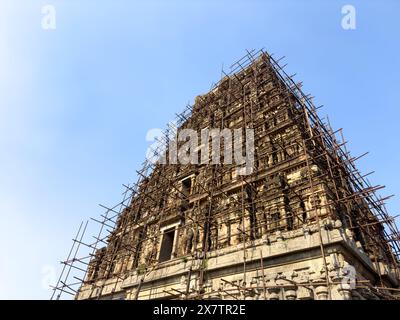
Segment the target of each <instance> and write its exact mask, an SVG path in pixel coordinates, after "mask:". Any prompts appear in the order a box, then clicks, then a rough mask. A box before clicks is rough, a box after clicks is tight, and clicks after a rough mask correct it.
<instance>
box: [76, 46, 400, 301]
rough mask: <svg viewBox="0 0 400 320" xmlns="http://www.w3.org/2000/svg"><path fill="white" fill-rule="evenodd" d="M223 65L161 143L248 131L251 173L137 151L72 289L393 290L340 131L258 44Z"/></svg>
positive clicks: (385, 242)
mask: <svg viewBox="0 0 400 320" xmlns="http://www.w3.org/2000/svg"><path fill="white" fill-rule="evenodd" d="M232 68H233V70H232V72H231V73H230V74H226V75H224V76H223V77H222V79H221V81H220V82H219V83H218V84H216V85H215V86H214V88H213V89H212V90H211V91H210V92H209V93H207V94H205V95H202V96H198V97H197V98H196V99H195V103H194V105H193V106H192V107H188V108H187V109H186V111H185V112H184V113H183V114H182V115H180V116H179V123H178V126H177V127H176V128H175V131H174V128H171V127H170V130H169V132H168V134H167V135H166V136H165V137H164V139H163V141H164V143H166V145H167V143H170V142H171V137H172V140H173V136H174V133H176V131H179V130H181V129H183V128H187V129H194V130H196V132H198V133H199V137H200V132H201V130H202V129H205V128H219V129H221V130H222V129H229V130H233V129H240V130H244V129H252V130H254V131H253V132H254V150H253V156H254V163H253V164H252V168H251V170H250V171H246V172H245V174H244V173H243V167H242V166H241V165H238V164H235V163H232V164H224V163H222V164H170V163H169V164H161V163H160V162H157V163H154V164H153V163H152V162H149V161H147V162H146V163H145V167H144V169H143V170H141V171H139V172H138V173H139V181H138V183H137V184H136V185H135V186H134V187H132V188H131V190H132V191H133V192H132V196H131V198H130V199H129V202H128V204H127V205H126V206H124V209H123V210H122V212H121V213H120V214H119V215H118V216H117V219H116V221H115V227H114V228H113V230H110V231H111V232H110V234H109V235H108V236H107V240H106V242H107V245H106V246H105V247H103V248H100V249H98V250H96V251H95V254H94V255H93V257H92V258H91V261H90V263H89V266H88V269H87V272H86V275H85V279H84V281H83V282H82V284H81V286H80V289H79V290H78V292H77V293H76V296H75V298H76V299H159V298H163V299H232V298H237V299H269V300H274V299H287V300H293V299H299V300H302V299H316V300H324V299H395V298H396V292H398V291H396V290H395V288H398V285H399V276H400V273H399V260H398V254H399V244H398V240H399V237H398V233H397V228H396V225H395V224H394V222H393V220H392V219H391V218H390V217H389V215H388V214H387V213H386V211H385V208H384V206H383V202H384V201H383V199H380V198H378V197H377V196H376V195H375V194H374V192H375V191H376V190H377V189H379V188H380V187H379V186H377V187H372V186H370V185H369V184H368V183H367V182H366V179H365V178H364V177H363V176H362V175H361V174H360V173H359V172H358V171H357V170H356V167H355V165H354V161H355V158H352V157H351V156H350V154H349V152H348V151H347V150H346V147H345V142H344V139H343V137H342V136H341V131H340V130H338V131H337V132H334V131H333V130H332V129H331V128H330V126H329V124H326V123H324V122H323V121H322V120H321V119H320V118H319V117H318V115H317V112H316V108H315V107H314V106H313V104H312V101H311V98H310V97H308V96H306V95H304V94H303V92H302V91H301V89H300V85H299V84H296V83H295V82H294V81H293V80H292V78H291V77H289V76H288V75H287V74H286V73H285V72H284V70H283V69H282V68H281V67H280V66H279V65H278V62H277V61H276V60H274V59H273V58H272V57H271V56H270V55H269V54H267V53H265V52H263V51H260V52H259V53H255V52H249V53H248V54H247V55H246V56H245V57H244V58H242V59H241V60H239V61H238V62H237V63H235V64H234V65H233V67H232ZM171 132H172V135H171ZM226 143H227V142H225V143H221V145H220V147H221V148H222V147H224V146H225V144H226ZM245 143H246V139H244V140H243V145H245ZM164 150H167V151H168V147H167V149H164ZM157 152H158V153H156V154H160V152H159V151H157ZM111 221H112V220H111V219H110V220H109V221H106V223H107V224H110V223H111Z"/></svg>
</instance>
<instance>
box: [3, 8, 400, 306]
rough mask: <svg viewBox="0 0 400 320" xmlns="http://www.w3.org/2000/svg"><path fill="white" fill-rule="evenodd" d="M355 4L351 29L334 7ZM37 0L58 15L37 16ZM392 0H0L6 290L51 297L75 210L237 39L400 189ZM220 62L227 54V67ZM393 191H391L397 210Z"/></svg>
mask: <svg viewBox="0 0 400 320" xmlns="http://www.w3.org/2000/svg"><path fill="white" fill-rule="evenodd" d="M345 4H351V5H353V6H354V7H355V8H356V17H357V20H356V23H357V24H356V29H355V30H344V29H343V28H342V27H341V19H342V14H341V8H342V6H343V5H345ZM43 5H53V6H54V8H55V9H56V29H55V30H44V29H42V27H41V20H42V18H43V14H42V13H41V8H42V6H43ZM399 10H400V2H398V1H397V0H392V1H390V0H387V1H377V0H376V1H372V0H363V1H353V0H348V1H334V0H330V1H315V0H314V1H313V0H308V1H306V0H304V1H299V0H296V1H234V0H232V1H196V0H194V1H117V0H112V1H111V0H107V1H106V0H97V1H91V0H86V1H77V0H68V1H67V0H64V1H56V0H48V1H36V0H25V1H22V0H9V1H5V0H1V1H0V150H1V151H0V155H1V157H0V218H1V220H0V221H1V226H2V228H1V230H2V231H1V233H0V250H1V253H2V259H1V260H2V263H1V264H0V283H1V285H0V298H3V299H4V298H22V299H27V298H36V299H47V298H48V297H49V296H50V292H49V291H48V290H47V289H45V287H44V285H43V284H44V283H45V282H46V279H47V278H48V276H49V274H48V272H47V271H46V270H48V268H51V267H52V266H54V268H59V265H58V263H57V262H58V261H59V260H62V259H64V258H65V257H66V253H67V251H68V249H69V247H70V245H71V238H72V237H73V234H74V232H76V229H77V228H78V226H79V223H80V221H81V220H86V219H88V218H89V217H91V216H98V215H99V214H101V213H102V210H101V208H100V207H99V206H98V204H99V203H102V204H105V205H110V206H111V205H113V204H114V203H117V202H118V201H119V200H120V198H121V192H122V190H123V188H122V184H123V183H129V182H130V181H133V180H134V179H135V170H136V169H138V168H139V165H140V163H141V162H142V161H143V159H144V156H145V151H146V148H147V146H148V144H149V143H148V142H146V140H145V136H146V133H147V131H148V130H150V129H152V128H163V127H164V126H165V124H166V123H167V122H168V121H170V120H172V119H173V118H174V114H175V113H177V112H180V111H182V110H183V108H184V106H185V104H186V103H187V102H188V101H193V100H194V97H195V96H196V95H198V94H202V93H205V92H207V91H208V90H209V88H210V86H211V84H212V82H213V81H216V80H218V79H219V77H220V74H221V67H222V65H224V66H229V65H230V64H231V63H232V62H233V61H235V60H236V59H237V58H239V57H241V56H242V55H243V54H244V53H245V49H252V48H255V49H259V48H262V47H264V48H265V49H266V50H268V51H269V52H271V53H275V55H276V56H277V57H280V56H286V59H285V62H286V63H288V67H287V71H288V73H290V74H293V73H297V76H296V78H295V79H296V80H297V81H303V83H304V90H305V91H306V92H307V93H312V94H313V95H314V96H315V97H316V98H315V102H316V104H318V105H319V104H324V105H325V107H324V108H322V109H321V110H320V114H321V115H322V116H324V115H326V114H328V115H329V118H330V120H331V123H332V124H333V127H334V128H340V127H343V128H344V133H345V136H346V138H347V140H349V145H348V147H349V148H350V150H351V151H352V153H353V154H354V155H360V154H362V153H363V152H365V151H370V155H368V156H367V157H364V158H362V159H361V160H359V162H358V165H359V168H361V170H362V171H363V172H364V173H366V172H369V171H372V170H375V174H374V175H373V176H372V177H371V181H372V182H373V183H374V184H383V185H386V187H387V188H386V189H385V190H384V192H383V193H382V194H383V195H389V194H399V191H400V190H399V189H400V183H399V179H398V174H397V172H398V169H397V164H398V163H400V151H399V148H398V142H397V138H398V127H399V123H398V119H399V118H400V111H399V108H398V101H399V99H398V95H399V94H398V92H399V88H398V86H399V80H398V77H399V71H400V58H399V49H400V47H399V41H398V32H399V30H400V20H399V19H398V12H399ZM225 68H226V67H225ZM399 204H400V200H399V197H396V198H393V199H391V200H390V201H389V204H388V208H389V210H390V212H391V214H392V215H395V214H397V213H398V208H399Z"/></svg>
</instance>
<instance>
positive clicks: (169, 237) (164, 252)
mask: <svg viewBox="0 0 400 320" xmlns="http://www.w3.org/2000/svg"><path fill="white" fill-rule="evenodd" d="M174 237H175V228H172V229H168V230H165V231H164V233H163V237H162V242H161V249H160V258H159V262H164V261H168V260H170V259H171V256H172V249H173V246H174Z"/></svg>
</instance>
